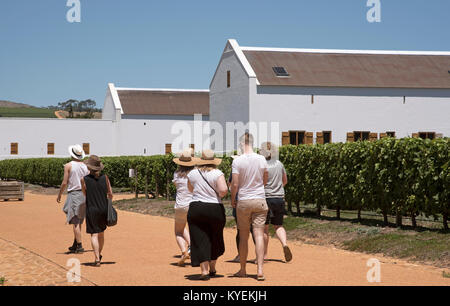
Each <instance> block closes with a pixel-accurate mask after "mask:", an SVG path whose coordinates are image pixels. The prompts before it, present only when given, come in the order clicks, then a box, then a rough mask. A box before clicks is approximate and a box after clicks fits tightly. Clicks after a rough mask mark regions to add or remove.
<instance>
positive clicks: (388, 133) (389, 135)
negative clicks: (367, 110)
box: [386, 132, 395, 138]
mask: <svg viewBox="0 0 450 306" xmlns="http://www.w3.org/2000/svg"><path fill="white" fill-rule="evenodd" d="M386 136H387V137H391V138H395V132H386Z"/></svg>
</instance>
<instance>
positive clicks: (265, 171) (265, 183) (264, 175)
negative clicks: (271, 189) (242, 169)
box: [263, 168, 269, 186]
mask: <svg viewBox="0 0 450 306" xmlns="http://www.w3.org/2000/svg"><path fill="white" fill-rule="evenodd" d="M268 181H269V171H267V168H266V169H264V174H263V184H264V186H266V185H267V182H268Z"/></svg>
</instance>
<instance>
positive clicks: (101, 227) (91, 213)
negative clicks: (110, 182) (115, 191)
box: [84, 174, 108, 234]
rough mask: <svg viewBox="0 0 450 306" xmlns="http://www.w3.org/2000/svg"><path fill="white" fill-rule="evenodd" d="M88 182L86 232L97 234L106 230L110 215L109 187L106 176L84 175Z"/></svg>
mask: <svg viewBox="0 0 450 306" xmlns="http://www.w3.org/2000/svg"><path fill="white" fill-rule="evenodd" d="M84 182H85V184H86V232H87V233H89V234H96V233H101V232H104V231H105V229H106V226H107V216H108V198H107V193H108V188H107V184H106V176H105V175H102V176H100V177H96V176H94V175H91V174H89V175H87V176H85V177H84Z"/></svg>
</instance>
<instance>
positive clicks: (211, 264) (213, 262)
mask: <svg viewBox="0 0 450 306" xmlns="http://www.w3.org/2000/svg"><path fill="white" fill-rule="evenodd" d="M216 263H217V260H211V261H210V262H209V272H216Z"/></svg>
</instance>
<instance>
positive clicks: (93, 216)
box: [81, 155, 113, 267]
mask: <svg viewBox="0 0 450 306" xmlns="http://www.w3.org/2000/svg"><path fill="white" fill-rule="evenodd" d="M86 166H87V167H88V169H89V171H90V173H89V175H87V176H85V177H84V178H82V179H81V186H82V190H83V193H84V194H85V196H86V232H87V233H88V234H91V243H92V248H93V249H94V254H95V263H94V265H95V266H96V267H100V262H101V260H102V255H101V254H102V250H103V246H104V244H105V230H106V227H107V215H108V198H109V199H111V200H112V198H113V194H112V189H111V184H110V182H109V179H108V176H106V175H104V174H101V171H102V170H103V164H102V162H101V161H100V158H99V157H98V156H96V155H91V156H90V157H89V159H88V160H87V162H86Z"/></svg>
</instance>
